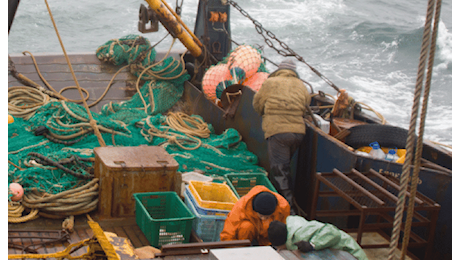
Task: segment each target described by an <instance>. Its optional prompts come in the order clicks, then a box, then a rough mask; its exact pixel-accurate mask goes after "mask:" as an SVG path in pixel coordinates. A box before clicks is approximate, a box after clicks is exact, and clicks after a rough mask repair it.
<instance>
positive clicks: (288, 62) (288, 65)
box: [278, 59, 297, 71]
mask: <svg viewBox="0 0 460 260" xmlns="http://www.w3.org/2000/svg"><path fill="white" fill-rule="evenodd" d="M278 69H279V70H281V69H290V70H293V71H296V69H297V66H296V65H295V62H294V61H293V60H292V59H284V60H283V61H282V62H281V63H280V64H279V65H278Z"/></svg>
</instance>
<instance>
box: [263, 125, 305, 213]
mask: <svg viewBox="0 0 460 260" xmlns="http://www.w3.org/2000/svg"><path fill="white" fill-rule="evenodd" d="M303 137H304V134H297V133H281V134H276V135H272V136H270V137H269V138H268V139H267V141H268V158H269V160H270V179H271V180H272V181H273V180H274V182H275V187H276V189H277V190H278V191H279V192H280V193H281V195H283V197H284V198H285V199H286V200H287V201H288V202H289V205H291V206H292V197H293V188H294V184H293V183H292V176H291V170H290V164H291V158H292V156H293V155H294V153H295V152H296V150H297V148H299V146H300V143H301V142H302V139H303Z"/></svg>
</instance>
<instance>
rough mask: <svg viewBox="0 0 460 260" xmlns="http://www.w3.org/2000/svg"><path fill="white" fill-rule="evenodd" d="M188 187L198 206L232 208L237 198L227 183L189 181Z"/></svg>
mask: <svg viewBox="0 0 460 260" xmlns="http://www.w3.org/2000/svg"><path fill="white" fill-rule="evenodd" d="M189 189H190V192H191V193H192V195H193V197H195V199H196V202H197V203H198V205H199V206H200V207H203V208H208V209H222V210H232V208H233V205H235V202H237V201H238V198H237V197H236V195H235V194H234V193H233V191H232V189H230V187H229V186H228V185H227V184H223V183H215V182H203V181H190V183H189Z"/></svg>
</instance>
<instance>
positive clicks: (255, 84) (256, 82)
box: [243, 72, 270, 92]
mask: <svg viewBox="0 0 460 260" xmlns="http://www.w3.org/2000/svg"><path fill="white" fill-rule="evenodd" d="M269 75H270V73H268V72H256V74H254V75H252V76H251V77H250V78H249V79H247V80H246V81H245V82H244V83H243V85H245V86H248V87H250V88H251V89H252V90H254V91H255V92H257V91H259V89H260V87H262V83H264V81H265V80H266V79H267V78H268V76H269Z"/></svg>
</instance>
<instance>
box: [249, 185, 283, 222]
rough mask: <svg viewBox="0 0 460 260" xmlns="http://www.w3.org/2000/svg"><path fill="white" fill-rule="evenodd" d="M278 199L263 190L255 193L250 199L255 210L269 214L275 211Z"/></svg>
mask: <svg viewBox="0 0 460 260" xmlns="http://www.w3.org/2000/svg"><path fill="white" fill-rule="evenodd" d="M277 205H278V200H277V199H276V197H275V195H273V194H272V193H270V192H267V191H263V192H261V193H259V194H257V195H256V196H255V197H254V199H253V200H252V208H253V209H254V211H255V212H257V213H260V214H262V215H266V216H269V215H271V214H272V213H273V212H275V209H276V206H277Z"/></svg>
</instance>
